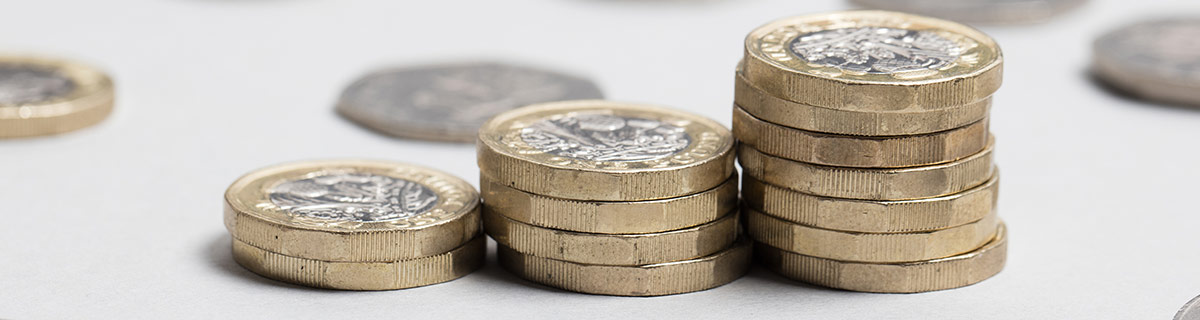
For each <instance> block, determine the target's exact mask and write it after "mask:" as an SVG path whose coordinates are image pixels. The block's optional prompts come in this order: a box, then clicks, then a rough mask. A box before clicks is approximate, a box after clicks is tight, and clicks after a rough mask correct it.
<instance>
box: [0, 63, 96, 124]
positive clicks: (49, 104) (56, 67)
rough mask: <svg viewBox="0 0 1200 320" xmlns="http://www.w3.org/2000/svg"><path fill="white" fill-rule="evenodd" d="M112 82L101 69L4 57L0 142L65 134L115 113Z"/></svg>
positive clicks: (0, 65) (0, 85) (0, 84)
mask: <svg viewBox="0 0 1200 320" xmlns="http://www.w3.org/2000/svg"><path fill="white" fill-rule="evenodd" d="M112 107H113V84H112V80H110V79H109V77H108V76H107V75H105V74H104V73H103V72H101V71H100V70H97V69H94V68H92V67H88V66H85V65H82V64H78V63H75V62H70V61H63V60H54V59H47V58H41V57H30V56H0V138H15V137H29V136H40V135H50V134H57V133H63V132H68V131H74V130H78V129H81V128H84V127H88V126H91V125H94V124H96V123H98V122H100V121H101V120H104V118H106V117H108V114H109V113H111V112H112Z"/></svg>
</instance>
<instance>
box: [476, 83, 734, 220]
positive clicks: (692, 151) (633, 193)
mask: <svg viewBox="0 0 1200 320" xmlns="http://www.w3.org/2000/svg"><path fill="white" fill-rule="evenodd" d="M572 112H584V113H588V114H595V113H599V114H639V113H640V114H653V115H658V116H660V118H658V119H663V118H666V119H673V120H678V121H681V122H686V125H687V126H694V127H695V128H703V129H705V130H704V131H701V132H692V133H690V134H691V135H694V137H692V139H693V141H692V142H691V143H690V144H689V145H688V147H687V148H685V149H684V150H681V151H679V152H677V153H676V154H674V155H672V156H670V157H668V158H665V159H658V160H653V163H654V165H653V166H651V167H647V168H630V167H629V165H630V164H631V163H630V162H609V161H584V160H578V159H569V158H565V157H559V156H554V155H551V154H547V153H544V152H540V151H529V152H524V153H523V152H522V151H520V150H513V149H511V148H517V147H514V146H505V145H503V143H502V142H501V140H503V139H505V138H506V136H508V135H510V134H512V129H511V128H510V127H512V126H514V125H515V124H513V122H520V121H529V122H535V121H540V120H543V119H546V118H547V117H551V116H554V115H561V114H566V113H572ZM518 140H519V139H518ZM512 143H516V144H523V142H521V141H512ZM733 145H734V140H733V135H732V133H731V132H730V131H729V130H728V129H726V128H725V127H724V126H722V125H721V124H719V123H717V122H716V121H713V120H711V119H708V118H705V117H703V116H700V115H696V114H692V113H689V112H685V111H680V110H674V109H668V108H663V107H657V106H650V105H642V104H631V103H621V102H612V101H605V100H576V101H561V102H551V103H543V104H535V105H531V106H527V107H523V108H519V109H514V110H512V111H509V112H505V113H502V114H500V115H497V116H496V117H494V118H492V119H491V120H489V121H488V122H487V123H486V124H484V125H483V127H482V128H481V129H480V130H479V143H478V145H477V146H478V152H477V156H478V164H479V169H480V174H481V175H483V176H485V177H486V178H487V179H490V180H492V181H495V182H497V183H500V184H503V185H507V186H509V187H511V188H514V189H518V190H521V191H525V192H529V193H534V194H540V195H544V196H549V197H555V198H564V199H574V200H587V201H645V200H658V199H667V198H673V197H679V196H684V195H690V194H694V193H697V192H702V191H704V190H709V189H712V188H714V187H716V186H718V185H720V184H721V183H723V182H725V180H726V179H728V178H729V176H730V175H732V174H733V171H734V168H733V159H734V152H733ZM525 147H528V146H525ZM530 148H532V147H529V148H526V149H530ZM603 166H608V167H603Z"/></svg>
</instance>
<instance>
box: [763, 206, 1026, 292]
mask: <svg viewBox="0 0 1200 320" xmlns="http://www.w3.org/2000/svg"><path fill="white" fill-rule="evenodd" d="M997 229H998V230H996V231H995V234H996V237H995V238H993V239H991V240H990V241H989V242H988V243H987V244H985V245H983V246H982V247H980V248H978V249H975V250H973V251H971V252H967V253H963V254H960V255H955V256H952V257H946V258H941V259H933V260H926V261H916V262H901V263H863V262H849V261H839V260H833V259H825V258H817V257H812V256H806V255H802V254H797V253H793V252H788V251H785V250H780V249H778V248H774V247H771V246H768V245H764V244H757V245H755V250H754V251H755V252H754V255H755V256H756V257H758V260H759V261H760V262H761V263H762V264H763V265H764V266H766V267H767V268H768V269H771V270H772V271H775V272H776V273H779V274H780V275H783V276H785V277H788V278H792V279H795V280H799V281H804V282H807V283H811V284H815V285H820V286H826V287H830V288H837V289H842V290H851V291H862V292H881V293H917V292H928V291H937V290H946V289H953V288H958V287H964V286H968V285H972V284H975V283H979V282H981V281H983V280H987V279H988V278H991V277H992V276H994V275H996V274H997V273H1000V270H1002V269H1004V262H1005V260H1006V258H1007V251H1008V236H1007V231H1005V227H1004V224H1003V223H1001V224H1000V227H999V228H997Z"/></svg>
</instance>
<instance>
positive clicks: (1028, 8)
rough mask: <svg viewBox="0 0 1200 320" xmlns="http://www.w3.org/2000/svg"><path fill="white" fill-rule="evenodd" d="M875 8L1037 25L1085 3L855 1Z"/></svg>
mask: <svg viewBox="0 0 1200 320" xmlns="http://www.w3.org/2000/svg"><path fill="white" fill-rule="evenodd" d="M851 2H854V3H857V4H858V5H861V6H864V7H869V8H872V9H883V10H895V11H904V12H911V13H916V14H923V15H929V16H934V17H939V18H943V19H950V20H954V21H960V22H972V23H989V24H1005V23H1034V22H1043V21H1046V20H1049V19H1050V18H1052V17H1054V16H1056V15H1059V14H1061V13H1063V12H1066V11H1068V10H1070V9H1074V8H1076V7H1079V6H1080V5H1082V4H1084V3H1086V2H1087V1H1085V0H954V1H945V0H851Z"/></svg>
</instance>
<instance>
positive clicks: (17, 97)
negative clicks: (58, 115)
mask: <svg viewBox="0 0 1200 320" xmlns="http://www.w3.org/2000/svg"><path fill="white" fill-rule="evenodd" d="M74 89H75V82H74V81H72V80H71V79H70V78H68V77H66V76H64V75H62V74H59V73H58V72H54V71H53V70H48V69H46V68H39V67H35V66H29V65H19V64H0V105H23V104H29V103H37V102H43V101H49V100H53V99H55V98H58V97H62V96H66V95H68V94H70V93H71V91H73V90H74Z"/></svg>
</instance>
